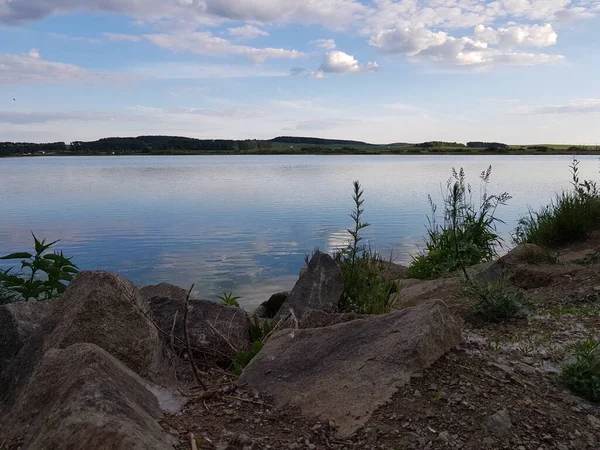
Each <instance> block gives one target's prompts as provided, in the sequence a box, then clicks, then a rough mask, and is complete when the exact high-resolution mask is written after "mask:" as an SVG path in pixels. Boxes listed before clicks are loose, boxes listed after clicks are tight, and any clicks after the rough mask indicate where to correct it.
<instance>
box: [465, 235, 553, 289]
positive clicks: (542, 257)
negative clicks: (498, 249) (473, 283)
mask: <svg viewBox="0 0 600 450" xmlns="http://www.w3.org/2000/svg"><path fill="white" fill-rule="evenodd" d="M537 264H556V258H554V257H553V256H552V255H551V254H550V253H549V252H548V251H547V250H545V249H543V248H541V247H538V246H537V245H534V244H521V245H518V246H517V247H515V248H513V249H512V250H511V251H509V252H508V253H507V254H506V255H504V256H502V257H501V258H499V259H497V260H496V261H494V262H492V263H489V264H488V265H487V267H484V268H483V270H481V271H479V272H478V273H477V274H476V275H475V279H476V280H478V281H487V282H490V281H497V280H500V279H502V278H505V277H506V278H508V277H511V276H512V275H513V274H514V271H515V269H516V268H517V267H519V266H523V265H537Z"/></svg>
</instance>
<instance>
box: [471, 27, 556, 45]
mask: <svg viewBox="0 0 600 450" xmlns="http://www.w3.org/2000/svg"><path fill="white" fill-rule="evenodd" d="M475 37H476V38H477V39H479V40H481V41H484V42H487V43H488V44H491V45H498V46H499V47H501V48H515V47H519V46H524V47H549V46H552V45H556V41H557V38H558V35H557V34H556V32H555V31H554V28H553V27H552V25H550V24H545V25H523V26H520V25H513V26H510V27H507V28H497V29H495V28H491V27H486V26H485V25H477V27H475Z"/></svg>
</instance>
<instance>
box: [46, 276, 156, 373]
mask: <svg viewBox="0 0 600 450" xmlns="http://www.w3.org/2000/svg"><path fill="white" fill-rule="evenodd" d="M61 300H62V301H61V303H60V306H59V308H57V309H56V311H55V314H54V315H57V316H58V320H57V321H56V327H55V328H54V330H53V331H52V334H51V335H50V336H49V339H47V341H46V345H45V348H46V349H49V348H52V347H56V348H66V347H68V346H69V345H72V344H77V343H80V342H87V343H91V344H96V345H97V346H99V347H101V348H103V349H104V350H106V351H107V352H109V353H110V354H111V355H113V356H114V357H116V358H118V359H120V360H121V361H122V362H124V363H125V364H126V365H127V366H129V368H130V369H132V370H133V371H135V372H136V373H139V374H140V375H146V376H151V375H152V374H154V373H156V371H157V370H158V367H159V366H160V363H161V361H162V359H161V356H162V351H161V350H162V346H161V342H160V339H159V337H158V331H157V329H156V327H155V326H154V324H153V323H152V321H151V320H150V309H149V308H148V304H147V302H145V301H144V300H143V299H142V296H141V295H140V293H139V291H138V289H137V288H136V287H135V286H134V285H133V284H132V283H131V282H130V281H128V280H126V279H125V278H122V277H120V276H119V275H116V274H113V273H109V272H100V271H86V272H82V273H80V274H79V275H78V276H77V277H76V278H75V279H74V280H73V282H72V283H71V284H70V285H69V287H68V289H67V291H66V292H65V294H64V295H63V296H62V299H61Z"/></svg>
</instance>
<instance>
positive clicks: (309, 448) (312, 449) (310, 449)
mask: <svg viewBox="0 0 600 450" xmlns="http://www.w3.org/2000/svg"><path fill="white" fill-rule="evenodd" d="M315 448H317V446H316V445H315V444H308V450H315Z"/></svg>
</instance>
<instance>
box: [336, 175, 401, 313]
mask: <svg viewBox="0 0 600 450" xmlns="http://www.w3.org/2000/svg"><path fill="white" fill-rule="evenodd" d="M353 186H354V191H353V195H352V200H353V201H354V209H353V210H352V212H351V214H350V217H351V218H352V220H353V222H354V226H353V227H352V228H348V229H347V230H346V231H347V232H348V234H349V235H350V240H349V242H348V246H347V247H346V248H344V249H342V250H341V251H340V252H339V253H338V254H337V255H336V259H337V260H338V261H339V263H340V269H341V272H342V279H343V282H344V291H343V294H342V297H341V300H340V305H339V306H340V310H342V311H353V312H356V313H359V314H385V313H387V312H389V311H390V310H391V309H392V307H393V306H394V303H395V301H396V297H395V294H396V293H397V286H396V284H395V283H394V282H392V281H389V280H386V279H385V277H384V274H385V267H384V265H383V264H382V261H383V260H382V258H381V257H380V256H379V255H378V254H377V253H376V252H374V251H372V250H371V249H370V248H368V247H367V246H366V245H365V244H363V237H362V236H361V231H362V230H364V229H365V228H367V227H369V226H370V224H369V223H368V222H363V213H364V208H363V204H364V199H363V189H362V188H361V186H360V183H359V182H358V181H355V182H354V185H353Z"/></svg>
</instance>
